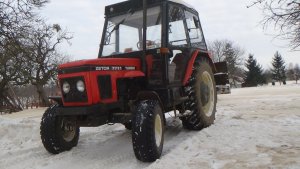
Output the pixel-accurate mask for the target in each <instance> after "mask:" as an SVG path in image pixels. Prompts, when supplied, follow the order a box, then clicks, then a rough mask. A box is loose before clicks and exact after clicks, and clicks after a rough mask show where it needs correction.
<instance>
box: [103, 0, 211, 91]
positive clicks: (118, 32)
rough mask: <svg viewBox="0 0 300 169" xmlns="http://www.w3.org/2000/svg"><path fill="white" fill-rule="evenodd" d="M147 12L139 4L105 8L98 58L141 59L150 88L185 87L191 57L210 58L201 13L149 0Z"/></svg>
mask: <svg viewBox="0 0 300 169" xmlns="http://www.w3.org/2000/svg"><path fill="white" fill-rule="evenodd" d="M144 8H145V6H143V3H142V1H137V0H130V1H125V2H121V3H118V4H114V5H110V6H107V7H106V8H105V16H106V21H105V24H104V30H103V35H102V41H101V45H100V51H99V58H140V59H141V61H142V65H143V66H144V70H143V71H144V72H145V74H146V75H147V76H148V79H149V85H163V86H167V85H170V84H172V85H176V84H177V86H180V85H182V84H184V83H186V80H185V79H184V78H185V75H186V74H185V73H186V71H185V70H186V68H187V66H188V61H189V60H190V59H191V56H192V55H193V54H196V53H197V54H200V53H202V55H206V57H208V53H207V46H206V43H205V39H204V35H203V31H202V27H201V24H200V19H199V17H198V12H197V11H196V10H194V9H193V8H191V7H190V6H189V5H187V4H185V3H184V2H183V1H178V0H177V1H172V0H170V1H169V0H147V7H146V10H144ZM145 11H146V12H145ZM144 12H145V13H146V17H145V21H144V17H143V16H144V15H143V14H144ZM144 23H146V24H144ZM143 62H144V63H143ZM184 80H185V81H184Z"/></svg>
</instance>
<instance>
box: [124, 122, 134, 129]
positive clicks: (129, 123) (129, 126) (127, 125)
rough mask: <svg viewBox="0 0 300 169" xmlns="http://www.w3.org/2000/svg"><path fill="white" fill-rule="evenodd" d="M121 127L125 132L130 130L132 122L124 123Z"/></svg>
mask: <svg viewBox="0 0 300 169" xmlns="http://www.w3.org/2000/svg"><path fill="white" fill-rule="evenodd" d="M123 125H124V126H125V128H126V129H127V130H132V122H128V123H124V124H123Z"/></svg>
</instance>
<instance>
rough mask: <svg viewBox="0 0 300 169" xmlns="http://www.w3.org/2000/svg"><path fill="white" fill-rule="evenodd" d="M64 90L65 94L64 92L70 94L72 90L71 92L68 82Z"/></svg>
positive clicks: (65, 83) (64, 85)
mask: <svg viewBox="0 0 300 169" xmlns="http://www.w3.org/2000/svg"><path fill="white" fill-rule="evenodd" d="M62 88H63V92H64V93H69V92H70V90H71V87H70V84H69V83H68V82H64V84H63V87H62Z"/></svg>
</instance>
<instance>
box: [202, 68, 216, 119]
mask: <svg viewBox="0 0 300 169" xmlns="http://www.w3.org/2000/svg"><path fill="white" fill-rule="evenodd" d="M201 78H202V82H201V84H200V85H201V86H200V93H201V94H200V96H201V103H202V110H203V111H204V113H205V115H206V116H208V117H210V116H211V115H212V113H213V110H214V102H215V90H214V83H213V80H212V77H211V75H210V74H209V73H208V72H207V71H205V72H203V74H202V75H201Z"/></svg>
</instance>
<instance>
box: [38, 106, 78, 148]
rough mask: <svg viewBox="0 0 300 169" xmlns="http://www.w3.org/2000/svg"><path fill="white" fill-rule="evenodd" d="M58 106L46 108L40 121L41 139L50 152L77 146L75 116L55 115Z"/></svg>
mask: <svg viewBox="0 0 300 169" xmlns="http://www.w3.org/2000/svg"><path fill="white" fill-rule="evenodd" d="M57 108H58V106H57V105H56V106H52V107H50V108H48V109H47V110H46V112H45V113H44V115H43V117H42V121H41V127H40V129H41V132H40V133H41V139H42V142H43V145H44V147H45V148H46V150H47V151H48V152H50V153H52V154H58V153H60V152H63V151H68V150H71V149H72V148H73V147H75V146H77V144H78V139H79V127H78V126H77V124H76V120H75V118H72V117H63V116H57V115H56V110H57Z"/></svg>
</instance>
